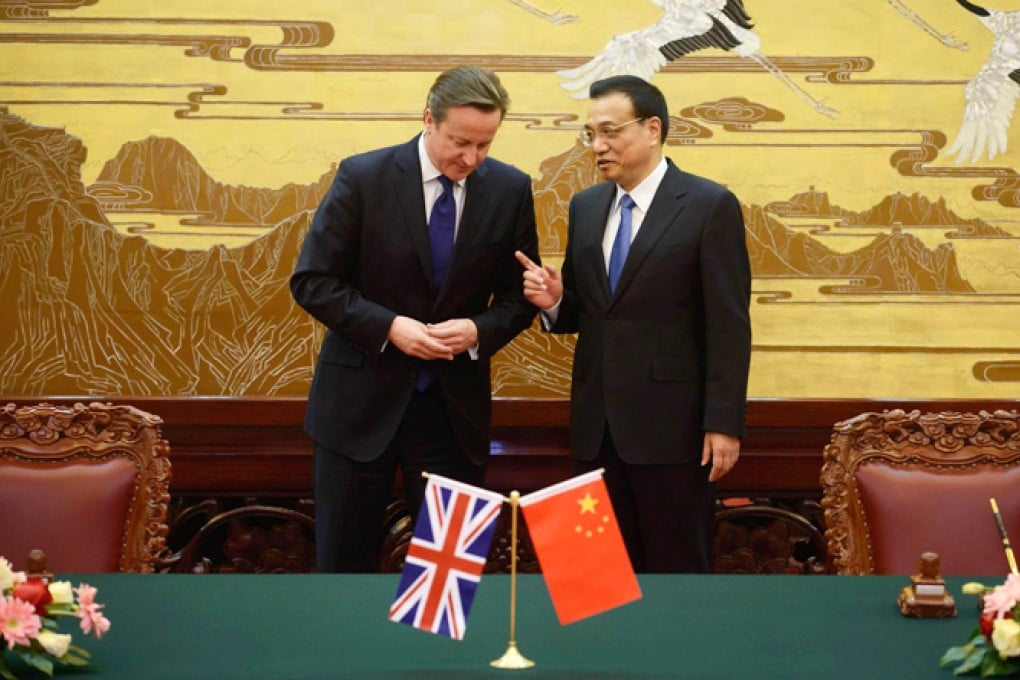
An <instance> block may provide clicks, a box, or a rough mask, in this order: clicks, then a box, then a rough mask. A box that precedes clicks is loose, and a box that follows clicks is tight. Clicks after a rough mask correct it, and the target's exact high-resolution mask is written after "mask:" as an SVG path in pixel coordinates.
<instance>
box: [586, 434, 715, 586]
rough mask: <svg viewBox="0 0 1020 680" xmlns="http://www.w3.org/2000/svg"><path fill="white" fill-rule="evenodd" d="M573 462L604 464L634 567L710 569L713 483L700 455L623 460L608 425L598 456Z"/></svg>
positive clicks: (668, 570) (679, 570) (590, 467)
mask: <svg viewBox="0 0 1020 680" xmlns="http://www.w3.org/2000/svg"><path fill="white" fill-rule="evenodd" d="M699 454H700V451H699ZM575 467H576V468H577V470H578V472H584V471H589V470H594V469H597V468H600V467H601V468H605V475H604V477H605V481H606V488H607V489H608V490H609V497H610V500H612V502H613V510H614V511H615V513H616V519H617V521H618V522H619V524H620V531H621V532H622V533H623V541H624V543H625V544H626V545H627V552H628V554H629V555H630V560H631V563H632V564H633V566H634V570H635V571H638V572H643V573H695V574H698V573H700V574H704V573H709V572H711V571H712V546H713V543H714V539H715V536H714V534H715V484H712V483H710V482H709V481H708V475H709V472H711V469H712V466H711V465H706V466H705V467H701V465H700V455H699V459H698V462H694V463H678V464H675V465H634V464H631V463H626V462H624V461H622V460H620V456H619V454H618V453H617V451H616V447H615V446H614V445H613V440H612V437H610V436H609V429H608V428H607V429H606V432H605V434H604V435H603V437H602V448H601V450H600V451H599V455H598V457H597V458H596V459H595V460H593V461H576V462H575Z"/></svg>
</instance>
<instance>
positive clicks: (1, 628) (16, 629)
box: [0, 597, 42, 649]
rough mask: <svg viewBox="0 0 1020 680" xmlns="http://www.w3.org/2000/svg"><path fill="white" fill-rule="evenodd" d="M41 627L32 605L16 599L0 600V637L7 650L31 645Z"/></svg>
mask: <svg viewBox="0 0 1020 680" xmlns="http://www.w3.org/2000/svg"><path fill="white" fill-rule="evenodd" d="M41 627H42V621H40V620H39V617H38V616H37V615H36V613H35V606H34V605H32V604H31V603H29V602H23V601H22V600H19V599H18V598H16V597H10V598H0V635H3V636H4V639H5V640H7V649H14V645H26V646H27V645H30V644H32V642H31V641H32V638H34V637H38V635H39V628H41Z"/></svg>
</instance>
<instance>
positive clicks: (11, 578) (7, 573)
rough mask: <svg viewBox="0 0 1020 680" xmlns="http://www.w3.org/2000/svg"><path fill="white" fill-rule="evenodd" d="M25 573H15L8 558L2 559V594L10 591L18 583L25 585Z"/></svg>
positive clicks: (0, 562)
mask: <svg viewBox="0 0 1020 680" xmlns="http://www.w3.org/2000/svg"><path fill="white" fill-rule="evenodd" d="M24 581H25V572H23V571H14V568H13V566H12V565H11V563H10V562H8V561H7V559H6V558H4V557H0V593H4V592H5V591H8V590H10V589H11V588H13V587H14V586H15V584H17V583H24Z"/></svg>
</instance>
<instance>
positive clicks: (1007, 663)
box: [981, 650, 1020, 678]
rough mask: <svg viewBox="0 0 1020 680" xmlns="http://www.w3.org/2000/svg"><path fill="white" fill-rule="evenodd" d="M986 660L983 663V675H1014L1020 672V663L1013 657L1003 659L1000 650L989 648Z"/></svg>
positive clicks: (989, 676)
mask: <svg viewBox="0 0 1020 680" xmlns="http://www.w3.org/2000/svg"><path fill="white" fill-rule="evenodd" d="M988 651H989V653H988V654H985V658H984V661H983V662H982V663H981V677H982V678H992V677H1001V676H1003V675H1014V674H1016V673H1018V672H1020V663H1017V662H1016V661H1013V660H1011V659H1003V658H1002V657H1001V656H999V653H998V652H993V651H992V650H988Z"/></svg>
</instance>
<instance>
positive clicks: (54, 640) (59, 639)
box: [36, 628, 71, 659]
mask: <svg viewBox="0 0 1020 680" xmlns="http://www.w3.org/2000/svg"><path fill="white" fill-rule="evenodd" d="M36 639H37V640H38V641H39V644H40V645H41V646H42V648H43V649H45V650H46V651H47V652H49V653H50V654H52V655H53V656H54V657H56V658H58V659H59V658H60V657H62V656H64V655H65V654H67V648H68V647H70V646H71V636H70V635H64V634H63V633H54V632H53V631H51V630H47V629H45V628H43V629H42V630H41V631H39V637H38V638H36Z"/></svg>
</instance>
